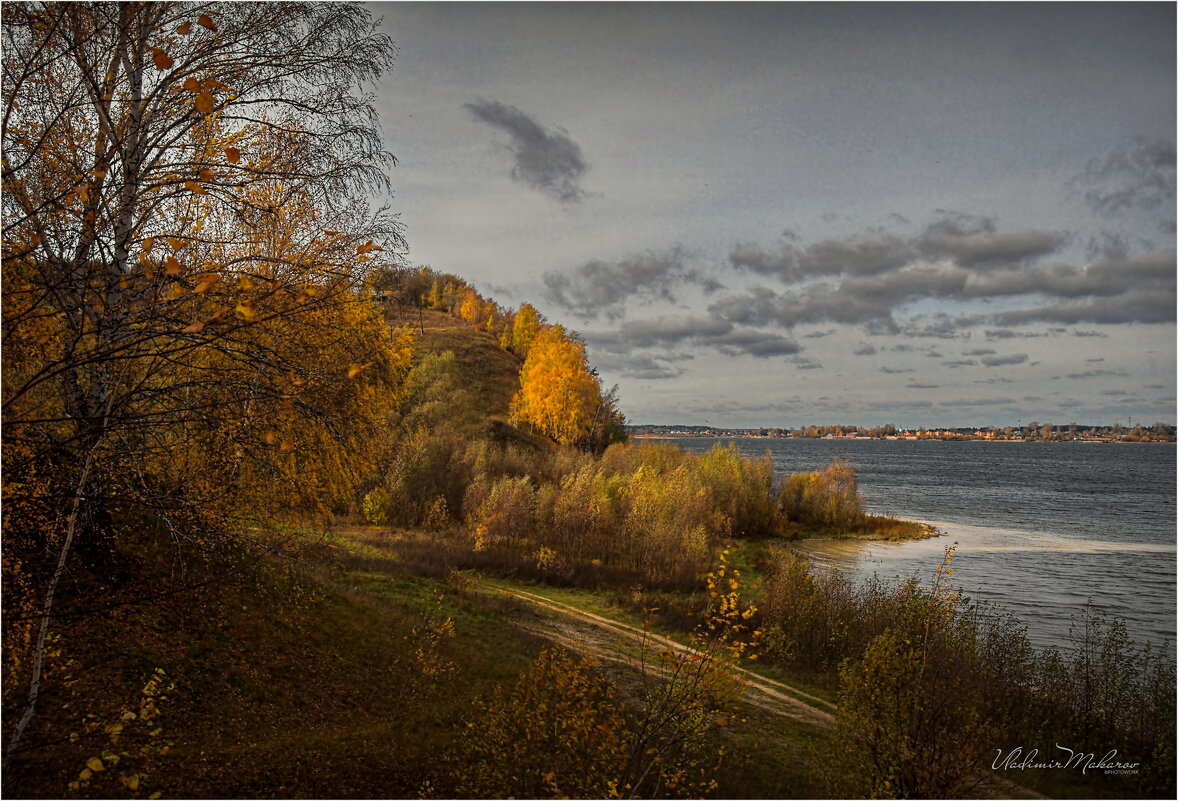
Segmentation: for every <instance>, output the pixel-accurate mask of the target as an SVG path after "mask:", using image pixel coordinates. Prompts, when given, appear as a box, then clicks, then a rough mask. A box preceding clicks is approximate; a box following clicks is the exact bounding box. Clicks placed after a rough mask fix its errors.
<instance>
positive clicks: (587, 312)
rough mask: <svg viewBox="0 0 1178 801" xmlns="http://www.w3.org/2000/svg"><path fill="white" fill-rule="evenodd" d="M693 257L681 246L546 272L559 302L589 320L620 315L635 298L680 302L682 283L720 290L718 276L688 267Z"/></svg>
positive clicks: (552, 294)
mask: <svg viewBox="0 0 1178 801" xmlns="http://www.w3.org/2000/svg"><path fill="white" fill-rule="evenodd" d="M687 260H688V257H687V254H686V253H685V252H684V250H683V249H682V248H679V247H675V248H672V249H670V250H664V251H648V252H646V253H639V254H635V255H631V256H627V257H625V258H622V259H619V260H618V261H614V262H605V261H600V260H597V259H595V260H593V261H588V262H585V263H584V264H582V265H580V266H579V267H576V268H574V269H573V270H572V272H568V273H565V272H548V273H545V274H544V277H543V280H544V286H545V288H546V289H547V292H548V298H549V300H551V301H552V302H553V303H554V304H556V305H558V306H562V307H564V308H566V309H568V310H569V311H572V312H575V313H577V314H580V315H582V316H583V317H586V318H596V317H599V316H605V317H608V318H615V319H616V318H618V317H620V316H621V315H622V314H623V312H624V311H625V306H626V304H627V302H629V301H631V300H635V299H637V300H640V301H644V302H649V301H651V300H656V299H657V300H664V301H668V302H674V301H675V300H676V294H675V293H676V291H677V290H678V288H679V287H683V286H697V287H700V288H701V289H702V290H703V291H704V292H705V293H711V292H715V291H716V290H717V289H719V288H720V287H719V285H718V284H717V283H716V282H715V280H714V279H711V278H710V277H708V276H705V275H704V274H702V273H701V272H700V271H699V270H696V269H693V268H690V267H688V266H687V264H686V262H687Z"/></svg>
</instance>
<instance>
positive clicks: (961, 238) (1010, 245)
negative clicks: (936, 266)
mask: <svg viewBox="0 0 1178 801" xmlns="http://www.w3.org/2000/svg"><path fill="white" fill-rule="evenodd" d="M1065 241H1066V237H1064V236H1063V235H1062V234H1058V233H1055V232H1052V231H1040V230H1037V229H1033V228H1020V229H1015V230H1010V231H999V230H998V226H997V224H996V223H995V222H994V220H993V219H991V218H989V217H975V216H972V215H966V214H954V215H947V216H945V217H944V218H943V219H941V220H938V221H937V222H935V223H933V224H932V225H930V226H929V227H928V228H926V229H925V231H924V233H923V234H921V235H920V237H918V238H917V240H916V250H918V251H919V252H920V253H921V254H922V255H923V256H925V257H926V258H930V259H948V260H950V261H952V262H953V263H955V264H957V265H959V266H961V267H983V266H987V265H996V264H1011V263H1015V264H1018V263H1024V262H1027V261H1031V260H1034V259H1038V258H1040V257H1042V256H1046V255H1048V254H1049V253H1053V252H1055V251H1056V250H1058V249H1059V248H1060V247H1061V246H1062V245H1063V244H1064V242H1065Z"/></svg>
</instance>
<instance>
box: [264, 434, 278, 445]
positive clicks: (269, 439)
mask: <svg viewBox="0 0 1178 801" xmlns="http://www.w3.org/2000/svg"><path fill="white" fill-rule="evenodd" d="M277 441H278V435H277V434H275V433H274V432H273V431H267V432H266V433H265V434H263V435H262V442H265V443H266V444H267V445H273V444H274V443H275V442H277Z"/></svg>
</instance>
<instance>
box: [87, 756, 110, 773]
mask: <svg viewBox="0 0 1178 801" xmlns="http://www.w3.org/2000/svg"><path fill="white" fill-rule="evenodd" d="M86 767H88V768H89V769H90V770H92V771H94V772H95V773H101V772H102V771H104V770H106V765H104V764H102V759H101V758H100V757H90V758H89V759H87V760H86Z"/></svg>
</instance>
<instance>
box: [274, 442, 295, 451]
mask: <svg viewBox="0 0 1178 801" xmlns="http://www.w3.org/2000/svg"><path fill="white" fill-rule="evenodd" d="M278 450H280V451H293V450H294V443H293V442H291V441H290V440H289V439H284V440H283V441H282V444H281V445H279V446H278Z"/></svg>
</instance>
